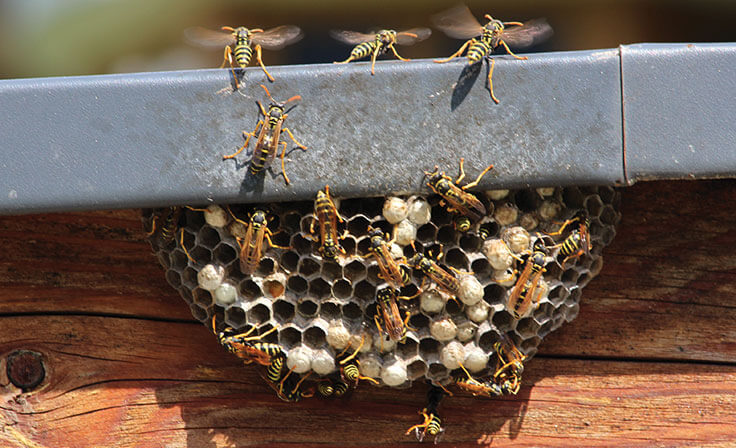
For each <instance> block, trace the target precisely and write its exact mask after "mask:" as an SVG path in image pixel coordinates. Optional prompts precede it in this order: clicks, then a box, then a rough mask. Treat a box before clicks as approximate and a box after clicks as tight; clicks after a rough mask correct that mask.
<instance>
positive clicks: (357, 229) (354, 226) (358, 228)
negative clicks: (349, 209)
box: [347, 215, 371, 238]
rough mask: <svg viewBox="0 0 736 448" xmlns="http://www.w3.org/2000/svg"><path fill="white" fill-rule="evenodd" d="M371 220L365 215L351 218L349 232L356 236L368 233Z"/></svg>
mask: <svg viewBox="0 0 736 448" xmlns="http://www.w3.org/2000/svg"><path fill="white" fill-rule="evenodd" d="M370 224H371V222H370V221H369V220H368V218H366V217H365V216H362V215H358V216H355V217H353V218H351V219H350V221H348V224H347V230H348V233H350V234H351V235H353V236H354V237H356V238H360V237H363V236H366V235H368V227H369V226H370Z"/></svg>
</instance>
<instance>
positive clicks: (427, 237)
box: [417, 222, 437, 243]
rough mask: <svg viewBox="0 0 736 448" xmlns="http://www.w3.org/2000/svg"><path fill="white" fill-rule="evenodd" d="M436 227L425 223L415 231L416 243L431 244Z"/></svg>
mask: <svg viewBox="0 0 736 448" xmlns="http://www.w3.org/2000/svg"><path fill="white" fill-rule="evenodd" d="M436 234H437V227H435V225H434V224H432V223H431V222H430V223H427V224H425V225H423V226H421V227H419V228H418V229H417V241H419V242H422V243H427V242H432V241H434V240H435V235H436Z"/></svg>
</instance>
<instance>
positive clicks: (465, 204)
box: [424, 159, 493, 221]
mask: <svg viewBox="0 0 736 448" xmlns="http://www.w3.org/2000/svg"><path fill="white" fill-rule="evenodd" d="M464 164H465V159H460V174H459V176H458V178H457V180H456V181H455V182H453V181H452V178H450V177H449V176H446V175H445V173H444V172H441V171H440V169H439V167H438V166H437V165H435V167H434V171H433V172H431V173H430V172H429V171H425V172H424V174H425V175H426V176H428V177H429V178H428V179H427V186H428V187H429V188H431V189H432V191H434V192H435V193H437V194H438V195H440V196H442V200H441V201H440V204H441V205H447V210H448V211H449V212H457V213H459V214H461V215H463V216H467V217H468V218H470V219H471V220H475V221H477V220H479V219H481V218H482V217H483V216H484V215H485V214H486V207H485V206H484V205H483V203H482V202H480V200H479V199H478V198H476V197H475V196H473V195H472V194H470V193H468V192H467V191H465V190H467V189H468V188H472V187H475V186H476V185H478V182H480V180H481V179H482V178H483V176H485V175H486V173H487V172H488V171H490V170H492V169H493V165H489V166H488V168H486V169H484V170H483V171H482V172H481V173H480V174H479V175H478V178H477V179H475V181H473V182H470V183H469V184H466V185H463V186H460V187H458V185H459V184H460V181H462V180H463V179H465V168H464Z"/></svg>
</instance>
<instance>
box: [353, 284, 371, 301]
mask: <svg viewBox="0 0 736 448" xmlns="http://www.w3.org/2000/svg"><path fill="white" fill-rule="evenodd" d="M353 294H354V295H355V297H356V298H357V299H360V300H363V301H366V302H367V301H372V300H374V299H375V298H376V287H375V286H373V285H372V284H371V283H369V282H367V281H365V280H363V281H361V282H359V283H358V284H357V285H355V289H354V292H353Z"/></svg>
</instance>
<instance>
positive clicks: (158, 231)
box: [146, 205, 208, 262]
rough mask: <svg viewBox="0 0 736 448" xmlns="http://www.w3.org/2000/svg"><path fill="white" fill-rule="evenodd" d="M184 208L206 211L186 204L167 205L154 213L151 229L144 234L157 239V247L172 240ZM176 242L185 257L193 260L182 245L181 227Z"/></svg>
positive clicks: (182, 234)
mask: <svg viewBox="0 0 736 448" xmlns="http://www.w3.org/2000/svg"><path fill="white" fill-rule="evenodd" d="M184 208H188V209H189V210H194V211H196V212H205V213H207V212H208V210H207V209H202V208H193V207H190V206H188V205H187V206H184V207H168V208H166V209H165V211H163V212H160V213H157V214H155V215H154V217H153V220H152V221H151V230H150V231H149V232H147V233H146V235H147V236H149V237H152V238H153V239H154V240H155V241H158V242H159V243H158V244H159V247H160V246H162V245H165V244H166V243H168V242H169V241H171V240H173V239H174V237H175V235H176V231H177V229H179V227H180V225H181V220H182V218H183V215H182V213H183V212H184ZM157 221H162V224H161V225H160V226H158V225H157V224H156V222H157ZM154 235H155V236H154ZM177 243H178V244H179V245H181V248H182V250H184V254H185V255H186V256H187V258H189V260H191V261H192V262H194V258H192V256H191V255H189V251H187V248H186V246H184V229H181V232H180V236H179V239H178V240H177Z"/></svg>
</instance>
